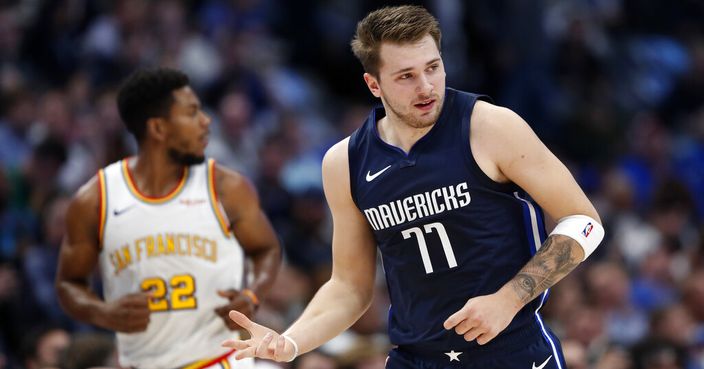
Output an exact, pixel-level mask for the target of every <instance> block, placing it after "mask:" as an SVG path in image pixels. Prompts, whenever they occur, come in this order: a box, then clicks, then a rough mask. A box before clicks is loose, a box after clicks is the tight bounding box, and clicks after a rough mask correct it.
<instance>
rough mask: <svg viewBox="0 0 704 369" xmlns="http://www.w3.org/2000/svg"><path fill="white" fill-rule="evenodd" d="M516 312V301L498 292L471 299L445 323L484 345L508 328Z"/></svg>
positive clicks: (467, 337)
mask: <svg viewBox="0 0 704 369" xmlns="http://www.w3.org/2000/svg"><path fill="white" fill-rule="evenodd" d="M516 313H518V309H517V307H516V306H515V303H513V301H510V300H507V298H506V297H504V296H502V295H501V294H500V293H498V292H497V293H494V294H491V295H485V296H477V297H473V298H471V299H469V300H468V301H467V303H466V304H465V305H464V306H463V307H462V309H460V310H458V311H457V312H456V313H454V314H452V315H450V317H449V318H447V320H445V323H444V324H443V325H444V327H445V329H447V330H450V329H454V330H455V332H457V334H459V335H460V336H464V339H465V340H466V341H467V342H470V341H473V340H477V343H478V344H480V345H484V344H486V343H487V342H489V341H491V340H492V339H494V337H496V336H497V335H498V334H499V333H501V332H502V331H503V330H504V329H506V327H507V326H508V324H509V323H511V320H513V317H514V316H515V315H516Z"/></svg>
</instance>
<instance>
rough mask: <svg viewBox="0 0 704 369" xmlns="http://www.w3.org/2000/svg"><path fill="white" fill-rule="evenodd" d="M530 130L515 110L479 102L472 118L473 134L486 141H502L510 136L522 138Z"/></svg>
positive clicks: (482, 101)
mask: <svg viewBox="0 0 704 369" xmlns="http://www.w3.org/2000/svg"><path fill="white" fill-rule="evenodd" d="M526 130H530V127H529V126H528V124H527V123H526V122H525V121H524V120H523V118H521V116H520V115H518V114H517V113H516V112H514V111H513V110H511V109H509V108H506V107H503V106H499V105H495V104H492V103H490V102H488V101H484V100H477V102H476V104H475V106H474V109H473V111H472V117H471V132H472V134H474V135H479V136H482V137H484V139H492V138H493V139H502V138H505V137H507V136H510V135H517V136H521V135H523V134H525V133H527V132H526Z"/></svg>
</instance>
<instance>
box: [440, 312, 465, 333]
mask: <svg viewBox="0 0 704 369" xmlns="http://www.w3.org/2000/svg"><path fill="white" fill-rule="evenodd" d="M463 320H464V315H463V313H462V310H460V311H458V312H456V313H454V314H452V315H450V317H449V318H447V320H445V322H444V323H443V324H442V325H443V327H445V329H447V330H450V329H452V328H454V327H455V326H457V325H458V324H460V323H462V321H463Z"/></svg>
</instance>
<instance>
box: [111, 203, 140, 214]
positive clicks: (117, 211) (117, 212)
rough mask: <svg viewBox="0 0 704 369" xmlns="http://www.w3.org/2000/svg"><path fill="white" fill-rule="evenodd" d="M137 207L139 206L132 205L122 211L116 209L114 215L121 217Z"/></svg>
mask: <svg viewBox="0 0 704 369" xmlns="http://www.w3.org/2000/svg"><path fill="white" fill-rule="evenodd" d="M135 205H137V204H132V205H130V206H128V207H126V208H123V209H120V210H117V209H115V210H113V212H112V213H113V214H114V215H115V216H120V215H122V214H123V213H125V212H126V211H128V210H130V209H132V208H133V207H134V206H135Z"/></svg>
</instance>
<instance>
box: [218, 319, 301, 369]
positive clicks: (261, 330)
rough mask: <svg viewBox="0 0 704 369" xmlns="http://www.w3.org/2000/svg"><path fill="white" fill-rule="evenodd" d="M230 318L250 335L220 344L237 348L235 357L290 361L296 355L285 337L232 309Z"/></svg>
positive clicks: (238, 358)
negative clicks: (247, 337) (243, 338)
mask: <svg viewBox="0 0 704 369" xmlns="http://www.w3.org/2000/svg"><path fill="white" fill-rule="evenodd" d="M229 316H230V319H232V321H233V322H235V323H236V324H237V325H238V326H240V327H242V328H244V329H246V330H247V332H249V335H250V336H251V338H250V339H248V340H244V341H243V340H236V339H229V340H225V341H224V342H223V343H222V346H224V347H229V348H233V349H235V350H237V352H236V353H235V359H237V360H240V359H244V358H248V357H257V358H261V359H269V360H274V361H283V362H285V361H291V360H292V359H293V357H294V356H295V355H296V351H295V348H294V347H293V345H292V344H291V342H289V341H288V340H287V339H286V338H284V337H283V336H282V335H280V334H278V333H276V332H275V331H273V330H272V329H269V328H267V327H265V326H263V325H260V324H257V323H255V322H253V321H251V320H249V318H247V316H246V315H244V314H242V313H240V312H238V311H235V310H232V311H230V314H229Z"/></svg>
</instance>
